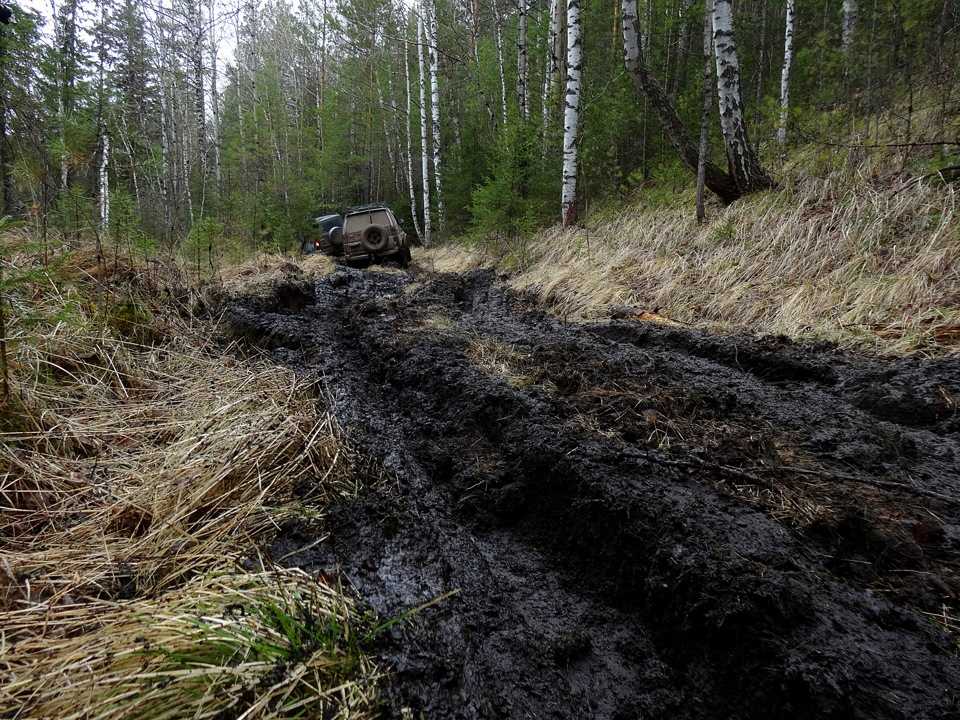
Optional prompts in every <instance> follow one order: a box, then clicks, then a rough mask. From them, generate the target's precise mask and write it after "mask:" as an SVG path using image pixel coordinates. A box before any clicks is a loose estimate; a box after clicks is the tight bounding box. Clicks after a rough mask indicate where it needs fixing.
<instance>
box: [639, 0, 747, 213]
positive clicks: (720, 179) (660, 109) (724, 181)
mask: <svg viewBox="0 0 960 720" xmlns="http://www.w3.org/2000/svg"><path fill="white" fill-rule="evenodd" d="M621 7H622V11H623V18H622V28H623V58H624V64H625V65H626V69H627V72H628V74H629V75H630V78H631V80H632V81H633V85H634V88H635V89H636V91H637V93H638V94H639V95H643V96H645V97H646V98H647V99H648V100H649V103H650V106H651V107H652V108H653V110H654V112H655V113H656V114H657V116H658V117H659V118H660V124H661V125H662V126H663V129H664V131H665V132H666V133H667V137H668V138H669V139H670V143H671V145H673V147H674V149H676V151H677V154H678V155H679V156H680V159H681V160H682V161H683V163H684V164H685V165H686V166H687V167H688V168H689V169H690V170H691V171H692V172H694V173H696V172H698V168H699V163H700V160H699V158H700V154H699V149H698V145H697V143H695V142H694V141H693V140H692V139H691V138H690V136H689V134H688V133H687V130H686V128H685V127H684V125H683V121H682V120H681V119H680V116H679V115H678V114H677V111H676V108H674V106H673V103H671V102H670V98H669V97H668V95H667V93H666V91H665V90H664V89H663V87H662V86H661V85H660V83H658V82H657V81H656V79H655V78H654V77H653V76H652V75H651V74H650V72H649V70H648V69H647V66H646V64H645V63H644V55H643V46H642V44H641V36H640V29H639V17H638V14H637V0H622V2H621ZM704 177H705V179H704V182H705V184H706V186H707V187H708V188H709V189H710V190H711V191H712V192H714V193H715V194H716V195H717V196H718V197H719V198H720V199H721V200H723V201H724V202H725V203H731V202H733V201H734V200H736V199H737V198H739V197H740V196H741V194H742V192H741V190H740V188H739V187H738V186H737V183H736V181H735V180H734V178H733V176H731V175H729V174H728V173H726V172H724V171H723V170H722V169H721V168H719V167H718V166H717V165H715V164H714V163H712V162H710V161H709V160H707V161H706V163H705V166H704Z"/></svg>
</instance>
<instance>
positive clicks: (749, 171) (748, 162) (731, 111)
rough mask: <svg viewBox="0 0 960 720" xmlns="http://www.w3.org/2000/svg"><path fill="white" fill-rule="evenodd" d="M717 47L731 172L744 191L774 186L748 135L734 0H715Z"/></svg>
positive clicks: (722, 127)
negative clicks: (735, 26) (734, 20)
mask: <svg viewBox="0 0 960 720" xmlns="http://www.w3.org/2000/svg"><path fill="white" fill-rule="evenodd" d="M713 48H714V56H715V57H716V61H717V94H718V100H719V105H720V131H721V133H722V134H723V142H724V146H725V148H726V151H727V162H728V164H729V166H730V174H731V175H733V178H734V181H735V182H736V184H737V187H738V188H739V189H740V192H741V193H742V194H746V193H750V192H754V191H756V190H764V189H766V188H769V187H772V186H773V181H772V180H771V179H770V177H769V176H768V175H767V173H766V171H765V170H764V169H763V167H761V165H760V161H759V159H758V158H757V155H756V153H755V152H754V150H753V148H752V147H751V146H750V140H749V138H748V136H747V125H746V121H745V120H744V116H743V96H742V94H741V92H740V60H739V58H738V57H737V45H736V41H735V39H734V34H733V6H732V0H715V2H714V4H713Z"/></svg>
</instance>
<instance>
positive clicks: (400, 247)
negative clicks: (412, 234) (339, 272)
mask: <svg viewBox="0 0 960 720" xmlns="http://www.w3.org/2000/svg"><path fill="white" fill-rule="evenodd" d="M343 257H344V258H345V259H346V261H347V262H348V263H351V264H360V263H366V262H371V261H373V260H380V259H390V260H396V261H397V262H399V263H400V264H401V265H402V266H404V267H406V266H407V264H408V263H409V262H410V245H409V243H408V242H407V234H406V233H405V232H404V231H403V230H402V229H401V228H400V225H399V223H398V222H397V218H396V217H394V215H393V212H392V211H391V210H390V208H388V207H387V206H386V205H362V206H360V207H354V208H348V209H347V212H346V213H344V220H343Z"/></svg>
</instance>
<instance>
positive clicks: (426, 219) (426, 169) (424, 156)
mask: <svg viewBox="0 0 960 720" xmlns="http://www.w3.org/2000/svg"><path fill="white" fill-rule="evenodd" d="M425 42H426V36H425V34H424V29H423V15H422V14H419V13H418V14H417V62H418V67H419V68H420V160H421V163H420V169H421V171H422V173H423V244H424V246H429V245H430V161H429V159H428V151H427V146H428V144H429V138H428V137H427V78H426V70H425V68H424V62H423V45H424V43H425Z"/></svg>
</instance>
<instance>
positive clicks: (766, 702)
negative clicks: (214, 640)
mask: <svg viewBox="0 0 960 720" xmlns="http://www.w3.org/2000/svg"><path fill="white" fill-rule="evenodd" d="M228 316H229V318H230V320H231V322H232V325H233V327H234V328H235V330H236V332H237V333H238V334H240V335H242V336H245V337H247V338H249V339H250V340H251V341H253V342H256V343H258V344H261V345H265V346H267V347H270V348H272V350H273V353H274V355H275V357H277V358H278V359H279V360H281V361H283V362H285V363H288V364H290V365H292V366H294V367H297V368H300V369H302V370H303V371H304V372H315V373H320V374H322V375H323V376H324V377H325V379H326V384H327V387H328V390H329V392H330V394H331V397H332V399H333V404H334V410H335V412H336V414H337V415H338V417H339V419H340V421H341V423H342V425H343V426H344V428H345V429H346V431H347V433H348V437H350V438H351V439H352V441H353V442H354V443H355V444H356V445H357V446H358V447H359V449H360V450H362V451H363V452H364V453H366V454H367V455H369V456H370V457H372V458H374V459H375V460H376V461H377V464H378V467H379V468H380V472H379V475H380V477H381V479H380V480H379V481H375V482H373V481H372V482H371V483H369V484H368V487H367V488H366V489H364V490H363V491H362V492H361V496H360V497H359V498H358V499H357V500H355V501H350V502H344V503H342V504H340V505H339V506H337V507H334V508H333V509H332V510H331V511H330V513H329V517H328V522H329V529H330V531H331V539H330V540H329V541H328V542H326V543H324V544H322V545H320V546H319V547H312V548H310V549H308V550H305V551H304V552H303V553H301V554H299V555H294V556H293V560H295V561H296V562H298V563H299V564H301V565H304V566H306V567H310V568H312V569H316V570H324V571H332V570H335V569H337V568H340V569H341V570H342V571H343V572H344V573H345V575H346V576H347V577H348V578H349V580H350V582H351V583H352V584H353V585H354V586H355V587H356V589H357V591H358V592H359V593H360V594H361V596H362V597H363V598H364V600H365V601H366V602H368V603H370V605H371V606H372V607H373V608H374V609H375V610H376V611H377V612H378V613H380V614H381V615H383V616H392V615H395V614H396V613H398V612H400V611H402V610H404V609H406V608H410V607H413V606H415V605H418V604H420V603H423V602H425V601H428V600H430V599H432V598H434V597H437V596H438V595H441V594H442V593H445V592H449V591H451V590H458V591H459V592H458V593H457V594H456V595H455V596H453V597H450V598H449V599H447V600H445V601H444V602H443V603H441V604H440V605H438V606H436V607H434V608H431V609H430V610H429V611H426V612H425V613H423V614H422V615H420V616H417V617H415V618H414V619H413V620H412V621H411V622H410V623H409V624H408V625H405V626H404V627H402V628H398V629H397V630H396V631H395V632H394V633H393V636H392V638H390V639H389V641H387V642H386V643H385V645H384V647H383V648H382V652H383V655H384V657H385V659H386V660H387V662H388V664H389V666H391V668H392V670H393V671H394V675H393V679H392V681H391V683H390V686H389V690H388V693H387V708H386V711H387V714H388V715H400V714H401V711H402V709H403V708H405V707H409V708H411V709H412V710H413V711H414V717H416V716H418V715H417V714H418V713H423V716H424V717H444V718H446V717H450V718H489V717H510V718H514V717H515V718H526V717H535V718H548V717H550V718H573V717H596V718H634V717H663V718H666V717H671V718H675V717H679V718H705V717H742V718H767V717H770V716H773V715H777V714H779V715H785V716H788V717H837V718H839V717H844V718H847V717H854V718H856V717H863V718H867V717H871V718H875V717H891V718H892V717H898V718H899V717H903V718H907V717H911V718H914V717H960V709H958V707H960V706H958V698H957V693H958V688H960V663H958V660H957V657H956V653H957V645H956V641H955V640H954V639H951V638H949V637H947V636H945V635H944V634H943V633H942V632H940V631H938V630H937V629H936V627H935V626H934V624H933V623H932V622H931V621H930V620H929V619H928V618H927V617H926V616H924V615H923V614H922V612H935V611H937V610H939V609H941V608H942V607H943V606H944V604H947V605H950V604H951V603H954V602H955V600H956V597H957V593H958V587H960V585H958V583H957V579H956V574H955V567H956V560H957V556H958V552H960V528H958V524H957V523H958V512H960V505H958V503H954V502H952V501H951V500H949V499H942V498H941V499H937V498H929V497H923V498H918V497H917V496H916V495H915V494H912V493H910V492H909V490H908V489H906V488H905V490H904V492H902V493H897V492H894V491H893V490H891V487H890V486H886V487H882V488H878V487H875V486H874V485H872V484H871V481H873V480H874V479H877V478H879V479H884V480H886V481H887V482H899V483H901V484H903V485H905V486H910V485H912V484H916V485H917V486H922V487H923V488H926V489H928V490H933V491H936V492H938V493H940V494H941V495H942V496H944V497H947V498H949V497H953V498H960V472H958V470H960V423H958V419H957V415H956V408H955V405H954V404H953V398H954V397H960V368H958V366H957V364H956V363H950V362H940V363H923V362H919V361H898V362H886V363H884V362H881V361H876V360H867V359H861V358H855V357H850V356H846V355H843V354H840V353H837V352H834V351H832V350H829V349H822V350H811V349H807V348H802V347H798V346H795V345H792V344H790V343H788V342H784V341H778V340H754V339H749V338H717V337H710V336H706V335H702V334H698V333H695V332H688V331H679V330H676V329H671V328H661V327H656V326H652V325H643V324H636V323H630V322H621V321H612V322H605V323H594V324H587V325H565V324H563V323H560V322H559V321H557V320H556V319H553V318H550V317H548V316H545V315H543V314H542V313H540V312H538V311H537V310H536V309H535V308H533V307H531V306H529V305H528V304H527V303H525V302H524V301H523V299H522V298H518V297H516V296H513V295H511V294H509V293H507V292H505V291H503V290H502V289H500V288H499V287H498V286H497V285H496V283H495V280H494V278H493V276H492V275H491V274H490V273H484V272H477V273H472V274H469V275H463V276H458V275H440V276H433V275H428V274H426V273H419V274H407V273H398V274H394V273H391V274H387V273H363V272H360V271H354V270H349V269H340V270H338V271H337V272H335V273H334V274H333V275H331V276H329V277H326V278H322V279H320V280H319V281H317V282H316V283H315V284H308V283H306V282H298V281H295V280H291V281H289V282H287V283H284V284H281V285H278V286H277V288H276V289H275V292H274V293H273V295H272V296H271V297H268V298H265V299H264V298H261V299H254V298H237V299H235V300H234V301H232V303H231V304H230V307H229V313H228ZM792 468H799V471H794V470H792ZM838 477H847V478H850V479H853V480H855V481H853V482H850V481H844V480H842V479H839V480H838V479H837V478H838ZM894 489H895V488H894ZM294 535H295V533H294ZM312 540H313V538H303V543H302V544H303V545H304V546H306V545H308V544H312ZM294 541H295V538H294V540H290V539H288V541H287V542H286V544H285V546H284V553H283V554H286V553H287V552H289V549H288V548H289V545H290V542H294Z"/></svg>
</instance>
